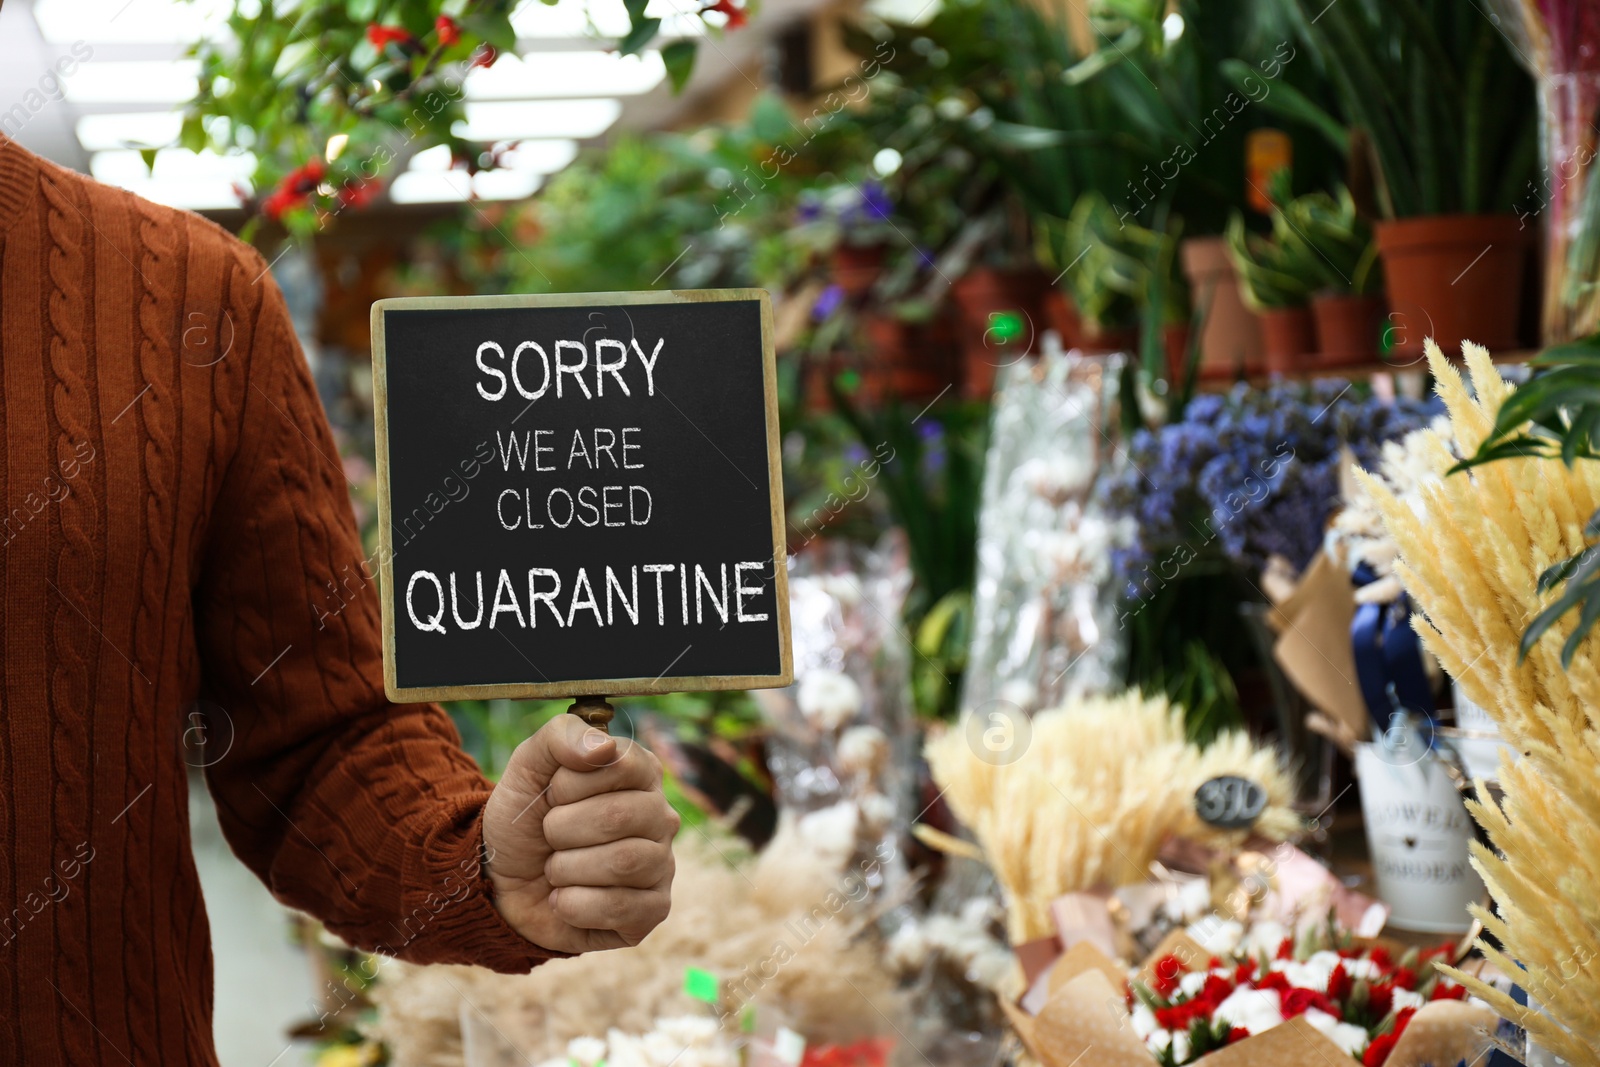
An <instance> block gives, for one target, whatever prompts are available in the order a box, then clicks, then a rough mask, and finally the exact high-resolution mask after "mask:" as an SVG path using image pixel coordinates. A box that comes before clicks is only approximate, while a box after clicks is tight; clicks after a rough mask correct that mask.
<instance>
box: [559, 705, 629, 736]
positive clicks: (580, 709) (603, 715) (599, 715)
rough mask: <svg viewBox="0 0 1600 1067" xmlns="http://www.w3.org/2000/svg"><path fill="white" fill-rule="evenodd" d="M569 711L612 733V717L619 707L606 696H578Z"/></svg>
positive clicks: (591, 724)
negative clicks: (615, 706) (612, 703)
mask: <svg viewBox="0 0 1600 1067" xmlns="http://www.w3.org/2000/svg"><path fill="white" fill-rule="evenodd" d="M567 713H568V714H569V715H576V716H577V717H578V718H580V719H582V720H583V721H584V722H586V723H588V724H589V725H590V726H593V727H594V728H595V729H597V730H605V731H606V732H607V733H610V732H611V731H610V729H609V727H610V725H611V717H612V716H613V715H615V714H616V713H617V709H616V708H614V707H612V706H611V702H610V701H608V700H607V699H606V698H605V697H578V698H576V699H574V700H573V702H572V707H570V708H568V709H567Z"/></svg>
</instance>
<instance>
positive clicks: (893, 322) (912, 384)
mask: <svg viewBox="0 0 1600 1067" xmlns="http://www.w3.org/2000/svg"><path fill="white" fill-rule="evenodd" d="M865 330H866V339H867V351H866V352H865V354H864V357H865V358H864V359H863V360H862V363H861V368H860V369H861V380H862V393H863V398H864V399H866V400H868V401H869V402H871V403H874V404H881V403H883V402H884V401H886V400H889V399H890V398H894V399H900V400H919V401H923V400H930V399H932V398H933V397H936V396H938V395H939V394H940V393H942V392H944V391H945V390H946V389H949V388H951V387H952V385H958V384H959V383H957V382H955V380H954V379H955V366H954V361H953V360H952V359H951V358H950V348H949V341H948V337H946V338H945V339H943V340H941V339H940V338H939V337H938V336H937V330H936V329H935V327H934V324H932V323H930V324H928V325H927V326H919V325H913V324H911V323H907V322H904V321H903V320H901V319H897V318H895V317H894V316H892V315H871V316H868V318H867V320H866V326H865Z"/></svg>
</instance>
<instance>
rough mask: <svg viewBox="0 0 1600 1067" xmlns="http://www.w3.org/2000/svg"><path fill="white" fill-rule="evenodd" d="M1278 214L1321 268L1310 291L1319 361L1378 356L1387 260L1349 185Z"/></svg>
mask: <svg viewBox="0 0 1600 1067" xmlns="http://www.w3.org/2000/svg"><path fill="white" fill-rule="evenodd" d="M1279 214H1280V215H1281V216H1282V220H1283V229H1284V232H1285V235H1286V236H1285V239H1286V240H1289V241H1291V242H1292V243H1293V244H1294V245H1298V246H1304V247H1305V248H1306V249H1308V250H1309V251H1310V253H1311V257H1310V262H1311V263H1312V264H1313V266H1314V267H1316V269H1317V270H1319V271H1320V273H1321V280H1320V282H1319V283H1318V285H1317V287H1316V289H1315V290H1314V291H1313V292H1312V294H1311V317H1312V319H1313V320H1314V321H1315V323H1316V328H1317V364H1318V365H1319V366H1325V367H1338V366H1351V365H1355V364H1363V363H1371V362H1373V361H1374V360H1376V359H1377V357H1378V353H1379V349H1380V347H1381V346H1380V343H1379V342H1380V337H1381V335H1382V332H1383V330H1384V328H1385V324H1384V312H1385V310H1386V306H1385V304H1384V300H1383V264H1382V263H1380V262H1379V260H1378V244H1377V242H1376V241H1375V240H1374V239H1373V236H1372V227H1371V226H1369V225H1368V224H1367V222H1366V220H1365V219H1363V218H1362V217H1361V216H1360V214H1359V213H1357V211H1356V203H1355V198H1354V197H1353V196H1352V195H1351V194H1350V190H1349V189H1347V188H1345V187H1344V186H1340V187H1339V190H1338V193H1337V195H1336V196H1329V195H1328V194H1327V193H1311V194H1308V195H1306V196H1302V197H1298V198H1296V199H1295V200H1292V201H1290V202H1289V203H1288V204H1287V205H1285V206H1284V208H1283V210H1282V211H1281V212H1280V213H1279ZM1274 224H1275V225H1276V222H1275V223H1274Z"/></svg>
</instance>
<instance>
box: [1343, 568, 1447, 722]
mask: <svg viewBox="0 0 1600 1067" xmlns="http://www.w3.org/2000/svg"><path fill="white" fill-rule="evenodd" d="M1377 578H1378V576H1377V574H1376V573H1375V572H1374V571H1373V570H1372V568H1370V567H1368V566H1367V565H1366V564H1362V565H1361V566H1360V567H1357V568H1356V572H1355V575H1354V581H1355V584H1356V586H1357V587H1360V586H1363V585H1367V584H1369V583H1371V582H1374V581H1376V580H1377ZM1350 644H1351V648H1352V649H1353V650H1354V652H1355V659H1356V678H1357V680H1358V681H1359V682H1360V685H1361V697H1362V699H1363V700H1364V701H1366V705H1367V714H1368V715H1370V716H1372V721H1373V722H1375V723H1377V725H1378V729H1379V730H1386V729H1388V727H1389V715H1390V714H1391V713H1392V712H1393V711H1394V706H1393V705H1392V704H1391V703H1390V699H1389V686H1391V685H1393V686H1394V695H1395V699H1396V700H1398V701H1399V702H1400V704H1401V706H1402V707H1404V708H1407V709H1408V710H1411V711H1418V712H1421V713H1422V714H1424V715H1426V716H1428V718H1429V719H1432V718H1433V687H1432V686H1431V685H1429V684H1428V675H1427V672H1426V671H1424V670H1423V669H1422V642H1421V640H1420V639H1418V637H1417V633H1416V631H1415V630H1413V629H1412V628H1411V600H1410V598H1409V597H1407V596H1406V595H1405V593H1401V594H1400V597H1399V599H1397V600H1395V602H1394V603H1392V604H1357V605H1356V613H1355V618H1353V619H1351V621H1350Z"/></svg>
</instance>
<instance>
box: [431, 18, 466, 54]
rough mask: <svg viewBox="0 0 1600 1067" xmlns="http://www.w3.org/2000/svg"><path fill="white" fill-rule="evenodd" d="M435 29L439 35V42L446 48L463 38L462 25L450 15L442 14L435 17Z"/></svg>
mask: <svg viewBox="0 0 1600 1067" xmlns="http://www.w3.org/2000/svg"><path fill="white" fill-rule="evenodd" d="M433 30H434V32H435V33H437V34H438V35H439V43H440V44H442V45H444V46H445V47H446V48H449V47H450V46H451V45H453V44H455V43H456V42H457V41H459V40H461V27H460V26H459V25H457V24H456V20H455V19H453V18H451V17H450V16H449V15H440V16H439V17H438V18H436V19H434V20H433Z"/></svg>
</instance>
